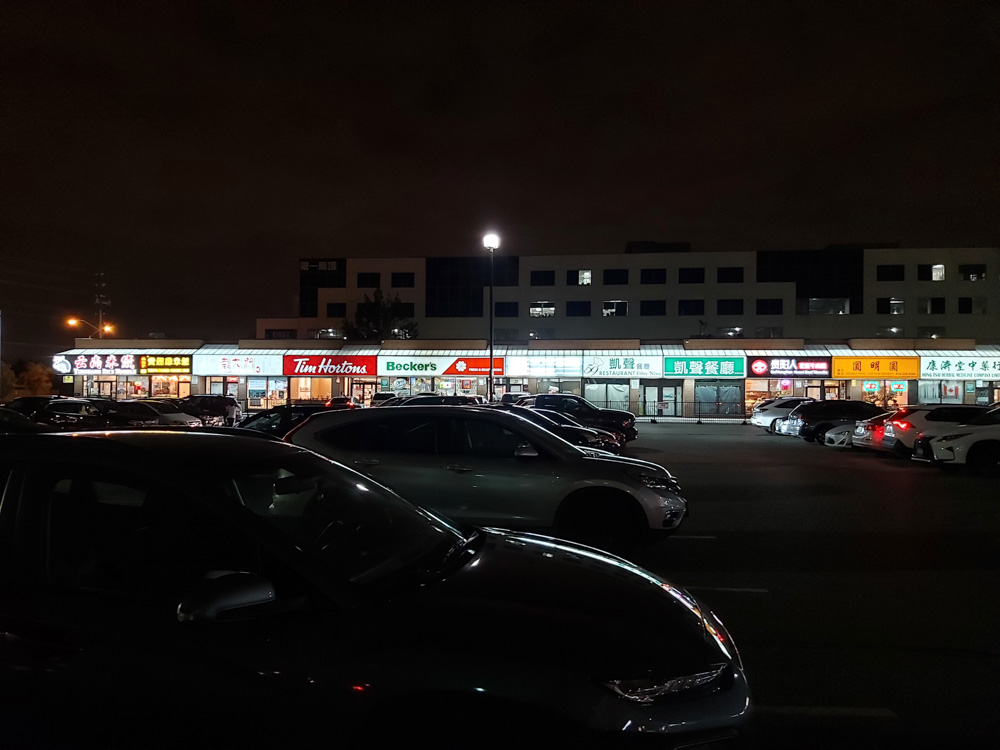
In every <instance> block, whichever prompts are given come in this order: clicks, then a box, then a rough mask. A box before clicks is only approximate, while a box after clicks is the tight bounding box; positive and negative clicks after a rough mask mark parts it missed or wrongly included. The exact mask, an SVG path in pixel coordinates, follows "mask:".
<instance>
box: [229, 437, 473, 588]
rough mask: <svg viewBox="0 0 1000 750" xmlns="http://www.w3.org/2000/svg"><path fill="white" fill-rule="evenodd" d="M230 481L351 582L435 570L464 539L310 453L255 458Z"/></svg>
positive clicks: (263, 514) (267, 517) (247, 499)
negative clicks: (256, 459) (261, 461)
mask: <svg viewBox="0 0 1000 750" xmlns="http://www.w3.org/2000/svg"><path fill="white" fill-rule="evenodd" d="M233 480H234V481H235V483H236V487H237V489H238V491H239V495H240V498H241V500H242V501H243V504H244V505H245V506H246V507H247V508H249V509H250V510H251V511H253V512H254V513H255V514H257V515H258V516H259V517H260V518H262V519H264V520H265V521H266V522H267V523H268V524H270V525H271V526H272V527H273V528H274V529H276V530H277V531H278V532H279V533H280V534H282V535H283V536H285V537H287V538H289V539H290V540H291V541H292V542H293V543H294V544H295V545H296V546H297V547H299V548H301V549H302V550H303V551H305V552H306V553H307V554H310V555H312V556H313V557H315V558H317V559H318V560H319V561H320V562H321V563H322V564H323V565H325V566H327V567H328V568H329V569H330V570H331V572H333V573H334V574H336V575H337V576H339V577H341V578H345V579H347V580H349V581H351V582H352V583H356V584H370V583H373V582H375V581H381V580H384V579H386V578H389V577H392V576H394V575H399V574H403V573H406V574H412V573H419V572H420V571H422V570H436V569H438V568H440V566H441V565H442V564H443V561H444V560H445V558H446V557H447V555H448V553H449V551H451V550H453V549H454V548H455V547H456V545H460V544H461V543H462V541H463V537H462V535H461V533H460V532H459V531H458V530H457V529H455V528H454V527H453V526H451V525H449V524H448V523H447V522H445V521H444V520H442V519H441V518H439V517H437V516H434V515H431V514H429V513H426V512H425V511H423V510H421V509H419V508H417V507H416V506H414V505H411V504H410V503H408V502H406V501H405V500H403V499H402V498H400V497H399V496H397V495H395V494H393V493H392V492H390V491H389V490H387V489H386V488H384V487H382V486H381V485H378V484H376V483H374V482H372V481H371V480H370V479H368V478H367V477H365V476H363V475H361V474H357V473H355V472H353V471H351V470H350V469H347V468H345V467H340V466H338V465H337V464H334V463H333V462H331V461H327V460H326V459H323V458H321V457H319V456H315V455H312V454H308V453H302V454H295V455H290V456H282V457H281V458H277V459H272V460H270V461H268V462H265V463H263V464H262V463H260V462H255V463H254V464H253V465H251V466H246V467H243V468H242V469H239V470H237V471H236V473H235V476H233Z"/></svg>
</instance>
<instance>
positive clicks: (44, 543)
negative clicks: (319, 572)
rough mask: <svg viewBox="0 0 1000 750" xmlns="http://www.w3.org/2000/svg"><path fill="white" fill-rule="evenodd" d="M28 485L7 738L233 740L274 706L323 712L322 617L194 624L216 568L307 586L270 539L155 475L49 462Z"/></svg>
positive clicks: (12, 616) (257, 728) (61, 742)
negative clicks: (190, 612)
mask: <svg viewBox="0 0 1000 750" xmlns="http://www.w3.org/2000/svg"><path fill="white" fill-rule="evenodd" d="M19 479H20V481H19V482H16V483H15V482H11V483H8V484H7V488H6V494H5V496H4V498H3V514H4V515H3V516H2V517H0V520H3V523H2V524H0V528H2V529H4V530H5V532H6V533H4V534H3V535H2V536H0V543H2V544H4V546H5V547H6V555H5V556H4V558H3V568H2V570H0V573H2V575H0V618H2V620H3V628H2V629H3V631H4V633H5V637H4V640H3V642H2V644H0V648H2V652H0V653H2V659H0V669H2V670H3V680H2V688H0V700H2V706H3V709H2V711H0V716H3V718H9V715H8V713H10V714H14V713H16V717H17V720H16V723H15V724H13V725H11V724H9V723H8V722H7V721H5V727H6V729H5V733H6V734H5V741H10V742H11V743H12V745H13V746H18V740H21V741H23V743H24V745H25V746H32V747H34V746H46V747H96V746H100V747H152V746H160V745H161V744H162V745H163V746H173V747H176V746H178V745H179V744H181V745H182V744H187V745H191V746H207V745H218V746H221V745H219V743H220V742H223V743H225V742H232V741H235V740H236V737H238V736H239V734H240V732H241V731H245V730H250V735H251V736H250V738H249V739H253V738H254V737H256V736H260V735H261V734H262V733H263V731H264V730H265V729H267V728H268V726H267V725H266V724H264V723H262V722H260V709H261V707H264V706H267V707H268V710H269V711H278V710H279V707H281V706H283V705H288V700H289V699H290V700H291V701H293V702H295V703H298V702H300V701H301V702H302V705H303V706H306V705H313V706H314V707H315V708H317V709H318V708H319V706H320V705H321V701H319V700H318V698H319V696H318V694H317V692H316V691H317V689H318V688H317V687H315V686H318V685H320V684H321V683H322V679H321V675H319V674H318V671H319V665H320V661H319V656H320V653H319V649H318V646H317V644H318V640H317V633H316V630H317V621H316V619H315V618H310V617H308V616H295V615H292V614H288V613H281V612H279V611H277V610H272V611H266V610H264V611H261V612H260V613H259V615H258V616H250V617H247V618H245V619H234V620H231V621H222V620H219V621H214V622H210V623H201V624H199V623H182V622H179V621H178V616H177V610H178V603H179V602H180V601H181V600H182V599H183V598H184V597H185V596H186V595H187V594H190V593H191V592H193V591H197V590H198V587H199V586H202V585H205V583H204V581H205V576H206V574H207V573H209V571H244V572H247V573H267V574H268V575H276V576H277V578H278V579H280V580H282V581H289V583H288V584H287V585H288V587H289V588H294V587H295V586H296V585H297V584H295V583H291V582H290V581H292V580H293V579H294V576H293V575H289V574H288V573H287V570H286V569H285V568H283V567H281V566H280V564H278V563H276V562H274V561H273V560H272V559H271V556H270V555H269V554H268V553H267V551H266V549H264V548H262V547H261V546H260V545H259V544H258V543H257V542H256V540H255V539H253V538H252V537H250V536H248V535H247V534H246V533H244V532H242V531H240V530H239V529H236V528H234V527H233V526H232V525H230V524H228V523H226V522H224V521H223V519H221V518H220V517H218V516H217V515H215V514H213V513H210V512H208V509H207V508H205V507H203V506H201V505H200V504H199V503H197V502H195V501H194V500H193V499H191V498H188V497H185V496H184V495H183V494H182V493H179V492H178V491H177V489H176V488H171V487H166V486H164V485H162V484H160V483H159V482H156V481H153V480H150V479H149V478H148V477H144V476H142V475H140V474H136V473H131V472H130V473H129V474H127V475H126V474H123V473H122V472H121V471H119V470H117V469H115V470H109V469H106V468H101V467H94V466H73V465H68V464H63V463H59V462H57V461H48V462H46V464H45V465H44V466H40V465H39V466H37V467H34V466H29V467H28V471H27V472H25V473H24V474H20V475H19ZM15 506H16V507H15ZM15 511H16V513H17V525H16V527H12V526H11V525H10V523H9V522H10V521H11V520H12V515H13V513H14V512H15ZM262 567H263V568H266V570H262V569H261V568H262ZM283 585H284V584H283ZM288 590H289V589H286V593H287V592H288ZM312 677H315V678H317V679H315V681H313V682H310V678H312ZM11 708H16V709H17V710H16V712H14V711H10V709H11ZM11 727H13V728H11ZM12 738H13V739H12Z"/></svg>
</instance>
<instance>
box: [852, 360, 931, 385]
mask: <svg viewBox="0 0 1000 750" xmlns="http://www.w3.org/2000/svg"><path fill="white" fill-rule="evenodd" d="M919 376H920V357H834V358H833V377H835V378H845V379H848V378H849V379H854V378H857V379H859V380H862V379H864V378H878V379H886V380H888V379H890V378H892V379H893V380H902V379H905V380H916V379H917V378H918V377H919Z"/></svg>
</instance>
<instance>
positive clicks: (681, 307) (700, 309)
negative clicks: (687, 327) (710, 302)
mask: <svg viewBox="0 0 1000 750" xmlns="http://www.w3.org/2000/svg"><path fill="white" fill-rule="evenodd" d="M677 314H678V315H704V314H705V300H703V299H680V300H677Z"/></svg>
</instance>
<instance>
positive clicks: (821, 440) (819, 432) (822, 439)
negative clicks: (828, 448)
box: [815, 424, 832, 445]
mask: <svg viewBox="0 0 1000 750" xmlns="http://www.w3.org/2000/svg"><path fill="white" fill-rule="evenodd" d="M831 426H832V425H828V424H824V425H820V426H819V427H817V428H816V433H815V435H816V444H817V445H826V433H827V431H828V430H829V429H830V427H831Z"/></svg>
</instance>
